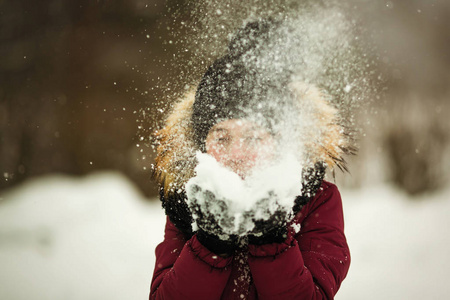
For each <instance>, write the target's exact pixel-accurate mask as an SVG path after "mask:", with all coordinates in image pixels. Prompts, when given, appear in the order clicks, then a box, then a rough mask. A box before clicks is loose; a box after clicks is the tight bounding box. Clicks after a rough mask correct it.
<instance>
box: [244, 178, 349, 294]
mask: <svg viewBox="0 0 450 300" xmlns="http://www.w3.org/2000/svg"><path fill="white" fill-rule="evenodd" d="M322 188H323V190H322V192H321V193H320V194H319V195H317V196H316V197H315V199H314V200H313V201H312V202H311V203H309V204H308V205H306V206H305V207H304V208H303V209H302V211H301V212H299V214H298V215H297V218H296V220H297V221H298V222H300V224H301V230H300V232H299V233H298V234H294V233H293V232H292V231H290V234H288V238H287V240H286V241H285V242H284V243H282V244H268V245H263V246H255V245H250V246H249V253H250V255H249V266H250V270H251V273H252V276H253V280H254V284H255V286H256V290H257V291H258V296H259V299H261V300H265V299H299V300H300V299H305V300H306V299H308V300H309V299H333V298H334V295H335V294H336V292H337V291H338V289H339V286H340V284H341V282H342V280H344V278H345V276H346V275H347V272H348V269H349V265H350V253H349V249H348V246H347V242H346V239H345V235H344V221H343V212H342V201H341V197H340V194H339V191H338V190H337V188H336V186H335V185H333V184H331V183H324V184H323V185H322ZM303 214H305V215H303Z"/></svg>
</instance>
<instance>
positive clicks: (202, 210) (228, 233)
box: [188, 184, 239, 255]
mask: <svg viewBox="0 0 450 300" xmlns="http://www.w3.org/2000/svg"><path fill="white" fill-rule="evenodd" d="M188 205H189V209H190V210H191V212H192V217H193V218H194V220H195V222H196V224H197V227H198V231H197V238H198V240H199V241H200V243H202V244H203V245H204V246H205V247H206V248H208V249H209V250H210V251H211V252H214V253H216V254H225V255H230V254H231V253H232V252H233V251H234V250H235V249H236V248H237V243H238V233H239V232H238V231H236V230H235V225H234V224H235V217H234V216H230V214H229V213H230V211H229V200H226V199H218V198H217V197H216V196H215V195H214V194H213V193H212V192H211V191H209V190H207V189H203V188H202V187H200V186H199V185H196V184H194V185H191V186H190V189H189V191H188Z"/></svg>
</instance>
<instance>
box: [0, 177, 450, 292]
mask: <svg viewBox="0 0 450 300" xmlns="http://www.w3.org/2000/svg"><path fill="white" fill-rule="evenodd" d="M149 184H152V183H151V182H149ZM341 193H342V198H343V200H344V213H345V218H346V234H347V239H348V242H349V245H350V250H351V254H352V264H351V267H350V272H349V275H348V277H347V279H346V280H345V281H344V282H343V284H342V287H341V290H340V291H339V292H338V294H337V296H336V299H337V300H339V299H342V300H344V299H345V300H352V299H358V300H359V299H367V300H371V299H373V300H379V299H396V300H397V299H408V300H419V299H420V300H423V299H446V298H447V295H448V294H449V293H450V287H449V286H448V278H450V260H449V259H448V258H447V256H448V253H450V235H449V234H448V228H449V220H448V215H449V212H450V189H447V190H445V191H442V192H440V193H437V194H433V195H425V196H421V197H420V198H418V199H414V200H413V201H411V200H410V199H408V197H407V196H406V195H404V194H403V193H401V192H399V191H398V190H395V189H393V188H391V187H390V186H388V185H377V186H372V187H365V188H363V189H361V190H341ZM0 199H1V200H0V266H1V268H0V299H7V300H22V299H23V300H25V299H27V300H28V299H35V300H60V299H76V300H78V299H80V300H81V299H82V300H89V299H92V300H94V299H95V300H101V299H105V300H106V299H108V300H116V299H117V300H119V299H120V300H123V299H147V297H148V292H149V285H150V280H151V277H152V272H153V267H154V259H155V258H154V249H155V246H156V245H157V244H158V243H159V242H160V241H161V240H162V238H163V230H164V223H165V216H164V213H163V210H162V209H161V207H160V203H159V201H155V202H153V203H147V202H144V199H143V197H142V196H141V195H140V194H139V192H138V191H137V190H136V188H135V187H134V186H133V185H132V183H130V182H129V181H127V180H126V179H125V178H124V177H123V176H121V175H119V174H116V173H99V174H95V175H91V176H88V177H84V178H73V177H67V176H52V177H43V178H38V179H35V180H32V181H28V182H26V183H25V184H23V185H22V186H19V187H17V188H15V189H13V190H10V191H9V192H7V193H4V194H3V195H1V196H0Z"/></svg>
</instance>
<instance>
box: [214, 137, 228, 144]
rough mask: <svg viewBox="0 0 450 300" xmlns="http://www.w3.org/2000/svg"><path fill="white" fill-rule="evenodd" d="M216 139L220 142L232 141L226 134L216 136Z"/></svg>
mask: <svg viewBox="0 0 450 300" xmlns="http://www.w3.org/2000/svg"><path fill="white" fill-rule="evenodd" d="M215 141H216V142H217V143H219V144H226V143H228V142H229V141H230V138H229V137H226V136H220V137H216V138H215Z"/></svg>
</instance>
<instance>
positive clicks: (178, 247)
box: [150, 218, 232, 300]
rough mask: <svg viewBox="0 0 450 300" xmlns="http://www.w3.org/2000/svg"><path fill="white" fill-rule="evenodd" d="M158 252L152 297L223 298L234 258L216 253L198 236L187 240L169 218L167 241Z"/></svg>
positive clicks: (151, 298)
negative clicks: (223, 256)
mask: <svg viewBox="0 0 450 300" xmlns="http://www.w3.org/2000/svg"><path fill="white" fill-rule="evenodd" d="M155 254H156V262H155V270H154V273H153V279H152V283H151V289H150V300H153V299H172V300H177V299H187V300H188V299H196V300H202V299H208V300H209V299H211V300H214V299H220V297H221V295H222V292H223V290H224V288H225V286H226V284H227V281H228V278H229V277H230V273H231V268H230V264H231V260H232V257H228V258H222V257H220V256H218V255H215V254H214V253H212V252H211V251H209V250H208V249H207V248H205V247H204V246H203V245H202V244H200V242H199V241H198V240H197V236H196V235H194V236H193V237H192V238H191V239H189V240H187V241H186V240H185V239H184V237H183V235H182V234H181V232H180V231H179V230H178V229H177V228H176V227H175V225H173V224H172V223H171V222H170V220H169V219H168V218H167V221H166V228H165V235H164V241H163V242H162V243H160V244H159V245H158V246H157V247H156V250H155Z"/></svg>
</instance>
